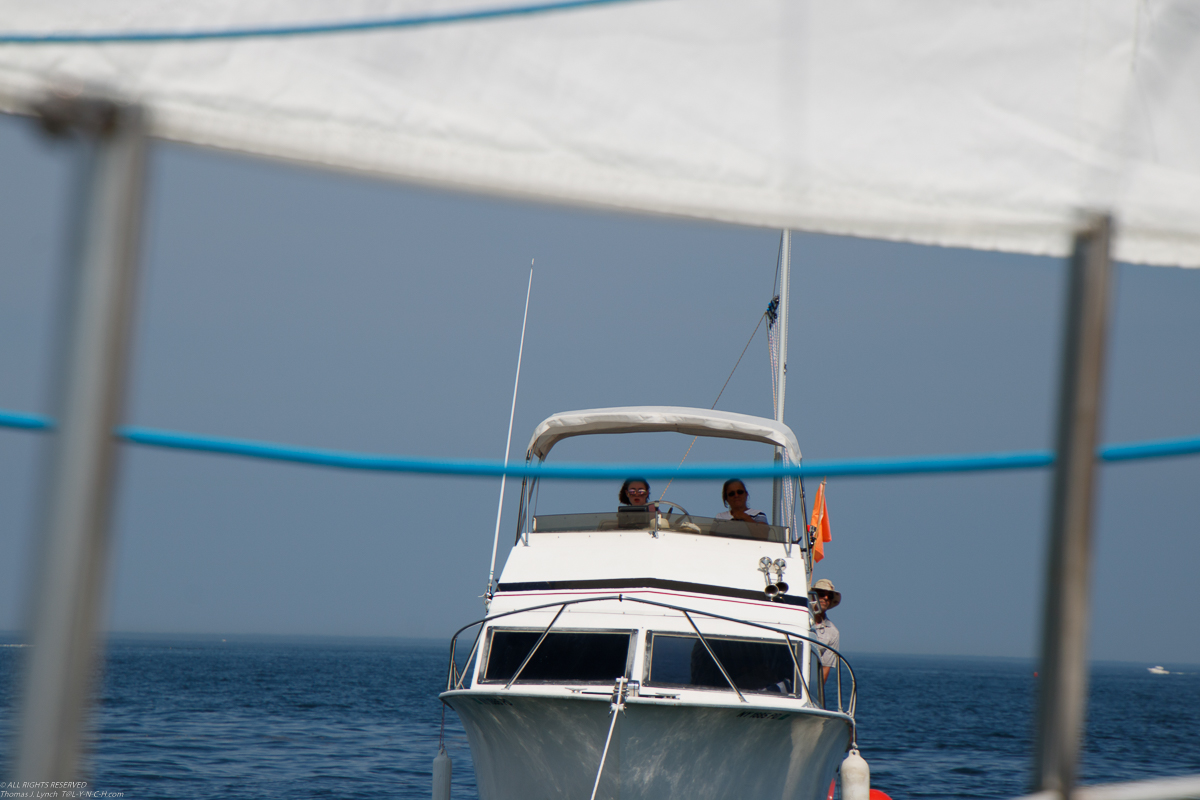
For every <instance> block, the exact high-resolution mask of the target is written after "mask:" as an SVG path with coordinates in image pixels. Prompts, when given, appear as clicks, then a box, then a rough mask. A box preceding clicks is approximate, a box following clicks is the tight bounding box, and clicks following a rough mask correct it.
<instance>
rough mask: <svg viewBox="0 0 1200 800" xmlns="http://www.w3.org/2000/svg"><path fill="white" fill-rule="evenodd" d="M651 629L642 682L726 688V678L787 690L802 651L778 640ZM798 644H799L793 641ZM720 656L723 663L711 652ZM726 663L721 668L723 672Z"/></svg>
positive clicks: (746, 687) (748, 686)
mask: <svg viewBox="0 0 1200 800" xmlns="http://www.w3.org/2000/svg"><path fill="white" fill-rule="evenodd" d="M706 640H707V642H708V647H705V646H704V644H703V643H702V642H701V641H700V639H699V638H697V637H695V636H690V635H685V634H674V633H655V632H651V634H650V637H649V640H648V642H647V651H648V652H647V656H648V658H647V659H646V663H647V667H646V676H645V683H646V684H647V685H649V686H669V687H676V686H680V687H688V688H692V687H695V688H702V689H725V690H728V689H730V686H729V680H727V679H726V677H725V673H727V674H728V675H729V679H731V680H733V682H734V684H735V685H736V686H737V687H738V688H739V689H740V690H742V691H743V692H769V693H778V694H791V693H793V692H794V691H795V686H796V680H795V679H796V677H798V676H797V674H796V664H797V663H798V659H799V658H800V655H799V654H798V653H789V652H788V645H787V644H786V643H784V642H782V641H775V642H772V641H763V640H757V639H733V638H727V637H716V636H708V637H706ZM794 646H796V647H799V645H794ZM709 648H712V653H713V654H716V656H717V658H719V659H720V660H721V666H720V667H718V666H717V662H716V661H714V660H713V657H712V654H710V653H709ZM721 667H724V669H725V673H722V672H721Z"/></svg>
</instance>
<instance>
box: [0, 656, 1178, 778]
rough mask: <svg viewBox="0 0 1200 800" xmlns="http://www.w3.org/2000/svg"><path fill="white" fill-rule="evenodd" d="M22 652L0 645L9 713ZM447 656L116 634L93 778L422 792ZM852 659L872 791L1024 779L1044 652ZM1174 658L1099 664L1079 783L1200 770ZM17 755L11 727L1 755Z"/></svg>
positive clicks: (455, 736) (455, 749)
mask: <svg viewBox="0 0 1200 800" xmlns="http://www.w3.org/2000/svg"><path fill="white" fill-rule="evenodd" d="M5 641H6V642H8V643H11V642H14V641H15V640H14V639H12V638H9V639H7V640H5ZM26 652H27V650H25V649H24V648H20V647H13V646H4V647H0V718H2V719H4V720H5V721H6V722H8V721H11V719H12V716H13V715H12V709H13V706H14V692H15V689H16V686H15V685H14V684H15V682H16V676H17V674H19V670H18V662H19V659H20V658H21V657H23V655H24V654H25V653H26ZM446 659H447V648H446V646H445V645H444V644H442V643H436V642H416V641H384V640H378V641H377V640H353V639H350V640H283V639H279V640H270V639H238V638H232V637H229V638H227V639H220V638H207V639H185V638H168V637H155V638H119V639H116V640H115V641H112V642H110V644H109V647H108V651H107V663H106V666H105V669H104V671H103V675H102V687H103V688H102V691H101V695H100V702H99V706H98V708H97V713H96V714H95V718H94V731H93V735H92V737H91V748H92V749H91V754H90V756H89V759H88V773H89V774H88V778H89V784H90V785H89V788H90V789H92V790H106V791H109V792H122V793H124V797H126V798H133V799H134V800H152V799H153V798H188V800H203V799H206V798H212V799H213V800H217V798H220V799H221V800H227V799H229V798H276V797H278V798H289V800H291V799H294V798H295V799H298V798H372V800H377V798H382V797H386V798H403V799H405V800H407V799H408V798H414V799H415V798H422V800H423V799H424V798H428V797H430V792H431V789H430V767H431V762H432V760H433V757H434V755H436V753H437V749H438V735H439V729H440V726H441V722H442V716H441V712H442V707H441V704H440V703H439V701H438V700H437V694H438V691H439V690H440V689H441V688H442V687H443V686H444V684H445V677H446V665H447V663H446ZM851 663H853V664H854V666H855V669H856V671H857V674H858V681H859V704H858V724H859V746H860V748H861V751H862V754H863V756H864V758H866V759H867V761H868V763H869V764H870V766H871V779H872V780H871V783H872V786H873V787H874V788H879V789H882V790H884V791H885V792H887V793H888V794H889V795H891V796H892V798H894V800H902V799H903V798H917V797H920V798H968V797H969V798H989V797H994V798H1006V797H1017V796H1019V795H1021V794H1024V793H1025V792H1026V791H1027V789H1028V785H1027V784H1028V779H1029V770H1030V750H1031V746H1032V745H1031V729H1032V714H1033V706H1034V702H1035V697H1034V692H1035V686H1036V678H1035V677H1034V675H1033V670H1034V665H1033V663H1032V662H1031V661H1025V660H1015V659H1012V660H1006V659H967V658H927V657H903V656H879V655H875V656H870V655H862V656H859V657H857V658H852V659H851ZM1167 668H1168V669H1172V670H1173V669H1175V668H1174V667H1172V666H1171V665H1167ZM1179 669H1181V670H1183V671H1184V672H1185V674H1171V675H1165V676H1160V675H1152V674H1150V673H1149V672H1147V670H1146V667H1145V666H1143V665H1129V664H1115V663H1113V664H1099V665H1096V666H1095V668H1094V670H1093V674H1092V681H1091V704H1090V710H1089V721H1088V736H1087V743H1086V753H1085V755H1084V759H1083V770H1082V771H1083V776H1082V780H1083V782H1084V783H1100V782H1110V781H1125V780H1134V779H1140V778H1148V777H1155V776H1166V775H1183V774H1189V773H1200V674H1197V672H1200V669H1190V670H1189V669H1187V668H1185V667H1180V668H1179ZM445 741H446V749H447V752H448V753H449V754H450V756H451V758H452V759H453V761H454V780H453V796H454V797H455V798H461V799H462V800H467V799H468V798H475V797H476V796H477V794H476V788H475V779H474V775H473V773H472V770H471V757H470V751H469V750H468V747H467V740H466V736H465V734H464V733H463V730H462V727H461V726H460V725H459V723H458V720H457V718H456V717H455V716H454V714H453V712H448V713H447V715H446V718H445ZM9 752H10V747H9V746H8V740H7V738H6V739H5V740H4V746H3V747H2V748H0V754H3V755H4V757H5V758H4V760H5V761H6V762H7V760H8V759H7V754H8V753H9Z"/></svg>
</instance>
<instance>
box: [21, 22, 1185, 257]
mask: <svg viewBox="0 0 1200 800" xmlns="http://www.w3.org/2000/svg"><path fill="white" fill-rule="evenodd" d="M524 2H528V0H452V1H451V0H421V1H420V2H417V0H409V1H407V2H405V1H403V0H391V1H389V0H347V1H346V2H339V3H336V4H332V3H327V2H315V0H287V2H283V0H262V1H261V2H256V3H244V2H233V0H206V1H200V0H198V1H197V2H189V3H162V2H159V1H158V0H104V1H103V2H97V0H53V1H49V2H43V3H28V2H21V1H20V0H3V1H2V2H0V28H2V30H0V108H3V109H7V110H10V111H21V110H24V109H27V108H28V104H29V103H30V102H31V101H32V100H34V99H36V98H37V97H38V96H39V95H41V94H42V93H43V92H45V91H47V90H50V89H54V88H64V87H65V88H67V89H76V90H78V89H80V88H85V89H86V88H95V89H98V90H103V91H106V92H109V93H111V94H115V95H117V96H119V97H123V98H127V99H130V100H135V101H138V102H141V103H144V104H145V105H146V106H147V107H148V109H149V110H150V112H151V115H152V123H151V124H152V131H153V134H154V135H155V136H158V137H161V138H165V139H169V140H174V141H180V142H190V143H195V144H200V145H208V146H214V147H220V148H228V149H231V150H236V151H241V152H246V153H256V154H261V155H264V156H271V157H277V158H284V159H294V160H297V161H301V162H306V163H313V164H324V165H329V166H333V167H337V168H342V169H349V170H359V171H363V172H367V173H370V174H375V175H385V176H393V177H396V178H401V179H406V180H413V181H421V182H429V183H435V184H441V185H448V186H457V187H463V188H467V189H471V190H476V191H486V192H497V193H504V194H510V195H518V196H529V197H538V198H545V199H551V200H555V201H566V202H573V203H582V204H593V205H601V206H611V207H618V208H624V209H632V210H640V211H649V212H659V213H667V214H681V215H688V216H695V217H702V218H707V219H715V220H726V221H730V222H737V223H746V224H751V225H763V226H771V227H777V228H785V227H788V228H794V229H800V230H807V231H821V232H829V233H841V234H852V235H857V236H869V237H876V238H884V239H896V240H906V241H914V242H922V243H929V244H940V245H952V246H967V247H973V248H985V249H1002V250H1007V251H1015V252H1025V253H1042V254H1056V255H1061V254H1063V253H1065V252H1066V250H1067V248H1068V247H1069V242H1070V232H1071V231H1072V230H1073V229H1074V227H1075V226H1076V222H1077V215H1078V214H1079V213H1080V212H1081V211H1086V210H1103V211H1110V212H1112V213H1113V214H1114V215H1115V216H1116V219H1117V220H1118V225H1119V231H1118V241H1117V245H1116V253H1115V255H1116V257H1117V258H1119V259H1124V260H1129V261H1135V262H1144V263H1155V264H1177V265H1186V266H1200V148H1198V147H1197V145H1196V143H1197V142H1200V46H1198V45H1200V36H1198V34H1200V10H1198V9H1197V6H1196V4H1195V3H1191V2H1186V0H1180V1H1179V2H1174V3H1172V2H1146V1H1145V0H1086V1H1085V0H1011V2H1004V3H995V2H974V1H972V0H927V1H926V2H918V3H895V2H889V1H887V0H838V2H807V3H806V2H801V1H800V0H737V1H736V2H732V1H731V0H688V1H687V2H684V0H635V1H628V2H610V3H605V4H596V5H592V6H588V7H583V8H576V9H573V10H559V11H554V12H544V13H535V14H525V15H515V16H503V17H496V18H491V19H482V20H475V21H459V22H445V23H442V24H432V25H424V26H417V27H393V28H384V29H379V30H370V31H358V32H346V33H339V34H330V35H301V36H265V37H257V38H255V37H250V38H234V39H216V40H201V41H161V42H141V43H112V42H110V43H72V44H28V43H24V44H22V43H12V35H13V34H44V33H64V32H73V33H112V32H122V31H170V32H191V31H197V30H222V29H224V30H228V29H240V28H261V27H271V26H281V25H283V26H286V25H296V24H311V23H318V22H330V23H338V22H356V21H367V20H373V19H380V18H396V17H404V16H405V15H409V16H413V17H415V16H420V15H423V14H430V13H434V14H439V13H449V12H457V11H463V10H470V9H481V8H489V7H497V6H504V5H505V4H507V5H508V6H509V7H512V6H518V5H520V4H521V3H524ZM4 37H8V38H7V39H5V38H4Z"/></svg>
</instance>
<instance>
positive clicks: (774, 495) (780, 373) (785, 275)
mask: <svg viewBox="0 0 1200 800" xmlns="http://www.w3.org/2000/svg"><path fill="white" fill-rule="evenodd" d="M791 275H792V232H791V231H789V230H785V231H784V232H783V241H782V243H781V244H780V248H779V308H778V310H777V313H778V317H777V318H776V321H775V341H776V342H778V347H779V358H778V360H777V361H776V364H775V370H776V372H775V386H776V392H775V421H776V422H783V401H784V397H785V395H786V394H787V345H788V289H789V284H790V282H791ZM782 462H783V450H782V449H781V448H779V447H776V448H775V463H776V464H780V463H782ZM771 523H772V524H774V525H782V524H783V479H782V478H780V477H776V478H775V481H774V485H773V487H772V492H771Z"/></svg>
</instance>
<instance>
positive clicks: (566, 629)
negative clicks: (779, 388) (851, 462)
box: [441, 407, 855, 800]
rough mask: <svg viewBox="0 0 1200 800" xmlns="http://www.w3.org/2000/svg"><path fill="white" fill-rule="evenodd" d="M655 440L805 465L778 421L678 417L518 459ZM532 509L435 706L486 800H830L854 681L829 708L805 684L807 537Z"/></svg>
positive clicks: (618, 416)
mask: <svg viewBox="0 0 1200 800" xmlns="http://www.w3.org/2000/svg"><path fill="white" fill-rule="evenodd" d="M656 431H677V432H680V433H683V434H686V435H694V436H713V437H721V438H730V439H742V440H749V441H755V442H762V443H765V444H769V445H772V446H774V447H777V448H780V449H781V450H782V451H784V453H785V454H786V457H787V458H788V459H790V460H791V462H792V463H799V461H800V450H799V447H798V445H797V443H796V439H795V436H794V435H793V433H792V431H791V430H790V429H789V428H788V427H787V426H785V425H783V424H782V423H779V422H776V421H774V420H770V419H763V418H759V417H752V416H748V415H744V414H733V413H728V412H720V411H709V410H699V409H688V408H674V407H634V408H614V409H595V410H589V411H577V412H568V413H563V414H556V415H554V416H552V417H550V418H549V419H547V420H546V421H544V422H543V423H542V424H541V425H539V426H538V427H537V429H536V430H535V431H534V434H533V437H532V438H531V440H530V443H529V447H528V450H527V459H528V460H529V461H532V460H533V459H535V458H536V459H538V460H539V461H541V460H544V459H545V458H546V455H547V454H548V453H549V451H550V449H551V448H552V447H553V446H554V444H555V443H556V442H558V441H560V440H561V439H564V438H566V437H570V436H579V435H587V434H612V433H639V432H656ZM537 497H538V487H537V480H536V479H527V480H526V481H525V483H524V485H523V486H522V491H521V508H520V511H519V513H518V520H519V521H518V532H517V540H516V543H515V544H514V547H513V550H512V552H511V554H510V555H509V558H508V561H507V563H506V564H505V567H504V570H503V572H502V574H501V576H500V579H499V582H498V584H497V586H496V587H495V588H496V590H495V593H494V595H493V596H492V598H491V603H490V607H489V610H488V614H487V616H486V618H485V619H483V620H481V621H478V622H475V623H472V624H471V625H468V626H465V627H464V628H462V629H461V630H460V631H459V632H458V633H457V634H455V639H454V642H453V643H452V645H451V655H450V667H449V675H448V679H447V687H446V688H447V690H446V691H445V692H444V693H443V694H442V695H441V698H442V700H443V701H444V702H445V703H446V704H447V705H449V706H450V707H451V708H452V709H454V711H455V712H457V713H458V715H459V718H460V719H461V720H462V723H463V726H464V728H465V729H466V733H467V738H468V740H469V741H470V746H471V755H472V758H473V760H474V764H475V776H476V780H477V782H478V786H479V796H480V798H481V800H539V799H540V798H545V799H546V800H550V799H551V798H587V797H596V798H611V799H612V800H616V799H617V798H621V800H639V799H640V800H670V798H687V800H710V799H711V800H721V799H727V800H733V799H734V798H736V799H737V800H755V798H763V800H765V799H766V798H772V799H773V800H818V798H824V797H825V796H826V793H827V790H828V787H829V785H830V781H831V779H832V778H833V776H834V774H835V772H836V770H837V768H838V765H839V764H840V763H841V760H842V758H843V757H844V756H845V754H846V752H847V751H848V750H850V749H851V748H852V747H853V746H854V742H855V727H854V708H855V685H854V677H853V672H852V671H851V670H850V668H849V665H848V664H847V663H846V662H845V661H844V660H842V659H841V656H840V654H838V655H837V662H836V666H835V667H834V669H833V674H832V675H831V678H833V679H834V680H833V681H831V682H830V690H829V697H828V698H826V696H825V689H824V687H823V686H822V685H820V684H821V681H819V680H816V681H814V678H816V677H817V676H819V675H820V674H821V672H820V668H819V665H818V666H816V667H814V665H813V664H812V659H813V657H814V654H815V653H816V652H817V648H818V646H819V645H818V644H817V643H816V640H815V639H812V638H810V636H811V633H810V614H809V610H808V590H809V586H810V583H811V564H810V562H809V552H808V542H807V538H808V537H807V536H803V535H802V534H798V533H797V532H796V531H795V530H794V526H793V527H786V526H780V525H767V524H757V523H754V524H752V523H746V522H742V521H738V520H720V519H715V518H708V517H700V516H696V515H692V514H689V513H688V512H687V511H686V510H685V509H683V508H682V507H680V506H679V505H678V504H673V503H670V502H667V501H659V502H658V503H657V504H656V505H648V506H624V507H621V508H620V509H619V510H615V511H606V512H599V513H578V514H553V515H538V514H537V513H536V504H537ZM801 527H803V523H801ZM785 571H789V577H791V578H792V580H793V581H794V585H793V586H789V585H788V582H787V580H785V579H784V572H785ZM472 628H477V630H476V632H475V635H474V640H473V643H472V645H471V647H470V649H469V652H468V655H467V656H466V658H465V659H463V658H461V655H460V654H461V652H462V650H465V649H466V648H465V647H462V648H459V646H458V638H459V636H460V635H461V634H463V633H464V632H465V631H468V630H470V629H472ZM831 652H832V649H831ZM843 689H845V690H843Z"/></svg>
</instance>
